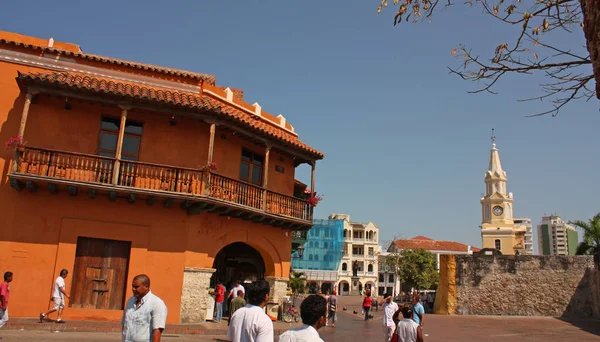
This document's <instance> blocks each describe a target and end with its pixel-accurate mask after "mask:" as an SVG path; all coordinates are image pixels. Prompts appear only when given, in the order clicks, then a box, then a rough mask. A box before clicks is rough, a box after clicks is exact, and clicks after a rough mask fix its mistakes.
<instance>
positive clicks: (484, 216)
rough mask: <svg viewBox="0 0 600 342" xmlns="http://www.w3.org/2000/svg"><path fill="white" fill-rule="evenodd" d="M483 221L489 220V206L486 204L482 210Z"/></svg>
mask: <svg viewBox="0 0 600 342" xmlns="http://www.w3.org/2000/svg"><path fill="white" fill-rule="evenodd" d="M483 219H484V220H489V219H490V205H489V204H486V205H485V208H484V209H483Z"/></svg>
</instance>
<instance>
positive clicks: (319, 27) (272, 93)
mask: <svg viewBox="0 0 600 342" xmlns="http://www.w3.org/2000/svg"><path fill="white" fill-rule="evenodd" d="M378 3H379V1H378V0H372V1H364V0H347V1H316V0H313V1H275V0H261V1H258V0H254V1H216V0H215V1H209V0H203V1H177V2H170V3H167V2H164V1H156V0H147V1H59V2H56V1H45V2H42V1H37V2H35V5H34V4H33V3H32V2H28V1H4V2H3V4H2V10H1V11H0V29H2V30H8V31H14V32H19V33H23V34H28V35H34V36H39V37H44V38H49V37H54V39H55V40H58V41H67V42H73V43H77V44H79V45H80V46H81V47H82V49H83V50H84V51H85V52H89V53H95V54H100V55H106V56H111V57H116V58H122V59H129V60H135V61H141V62H146V63H153V64H158V65H164V66H169V67H176V68H181V69H187V70H191V71H196V72H203V73H209V74H214V75H216V78H217V83H218V84H219V85H226V86H231V87H238V88H243V89H244V91H245V97H246V100H247V101H248V102H250V103H253V102H254V101H258V102H260V104H261V105H262V107H263V108H264V110H266V111H269V112H271V113H275V114H277V113H282V114H283V115H284V116H286V117H287V119H288V122H290V123H291V124H292V125H294V127H295V128H296V131H297V132H298V133H299V134H300V137H301V139H302V140H304V141H305V142H307V143H309V144H310V145H311V146H314V147H316V148H318V149H320V150H321V151H323V152H324V153H325V154H326V159H325V160H324V161H322V162H320V163H318V164H317V190H318V192H319V193H322V194H324V200H323V201H322V202H321V204H320V205H319V207H318V208H317V210H316V215H317V217H321V218H325V217H326V216H327V215H328V214H330V213H333V212H335V213H349V214H350V215H351V218H352V219H353V220H356V221H373V222H375V223H376V224H377V225H378V226H379V228H380V229H381V236H382V238H383V239H389V238H390V237H391V236H393V235H401V236H404V237H413V236H415V235H425V236H428V237H431V238H434V239H448V240H455V241H460V242H464V243H469V244H472V245H475V246H480V245H481V238H480V232H479V228H478V226H479V225H480V222H481V214H480V204H479V198H480V196H481V193H482V192H483V191H484V183H483V177H484V172H485V171H486V169H487V164H488V158H489V149H490V147H491V142H490V139H489V137H490V130H491V128H495V129H496V135H497V139H498V148H499V150H500V156H501V158H502V164H503V167H504V169H505V170H506V171H507V173H508V180H509V182H508V190H509V191H512V192H514V195H515V205H514V210H515V215H516V216H529V217H531V218H532V219H533V222H534V225H537V223H539V221H540V219H541V216H542V215H544V213H550V212H556V213H558V214H559V215H562V216H563V217H564V218H566V219H570V220H574V219H588V218H590V217H591V216H593V215H594V214H595V213H596V212H598V211H600V201H599V200H598V198H597V194H598V193H600V182H598V177H597V175H598V170H599V169H600V158H598V147H599V142H598V128H599V127H600V115H599V113H598V108H599V104H600V102H598V101H597V100H593V101H591V102H590V103H587V104H586V103H576V104H573V105H570V106H568V107H567V108H565V109H564V110H563V111H562V113H561V114H560V115H559V116H558V117H556V118H552V117H542V118H525V117H524V115H525V114H530V113H533V112H537V111H540V110H542V109H544V108H548V104H546V103H540V102H534V103H517V102H516V101H515V100H516V99H517V98H522V97H527V96H528V95H530V96H532V95H535V94H538V88H537V84H538V83H539V82H540V81H543V79H541V78H538V77H536V76H525V77H507V78H506V79H504V80H503V81H502V82H501V83H500V84H499V87H497V88H496V89H497V90H498V91H499V92H500V94H499V95H495V96H494V95H486V94H481V95H470V94H467V93H466V91H467V90H471V89H474V88H475V87H476V84H474V83H469V82H466V81H462V80H460V79H459V78H457V77H456V76H452V75H449V74H448V72H447V66H449V65H451V66H455V65H457V64H460V59H457V58H455V57H452V56H451V54H450V51H451V50H452V49H453V48H455V47H456V46H457V45H458V44H459V43H464V44H466V45H468V46H470V47H472V48H473V49H474V50H475V51H478V52H480V53H481V54H482V55H485V56H489V52H490V51H492V49H493V48H494V47H495V46H496V45H498V44H500V43H503V42H504V41H509V38H510V37H511V36H512V35H511V33H510V32H507V31H506V30H505V29H504V30H503V26H502V25H498V24H497V23H495V22H493V21H491V20H490V18H487V17H485V16H483V15H481V13H480V11H479V10H465V9H464V7H456V8H454V9H451V10H448V11H445V12H443V13H438V14H437V15H436V17H434V19H433V22H432V23H420V24H405V23H402V25H401V27H393V26H392V18H393V15H394V11H395V9H394V8H393V7H390V8H388V9H387V10H386V11H384V12H383V13H382V14H380V15H377V13H376V9H377V6H378ZM390 3H391V1H390ZM513 32H514V31H513ZM567 39H569V41H570V43H571V44H573V45H574V46H576V47H577V48H581V47H582V46H583V45H584V39H583V33H580V31H578V32H577V33H575V34H572V35H569V36H568V37H567ZM559 43H560V42H559ZM298 177H299V178H300V179H302V180H304V181H308V179H309V172H308V170H307V169H306V168H301V169H300V170H299V175H298Z"/></svg>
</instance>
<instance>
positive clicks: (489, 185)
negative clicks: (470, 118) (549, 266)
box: [481, 129, 525, 255]
mask: <svg viewBox="0 0 600 342" xmlns="http://www.w3.org/2000/svg"><path fill="white" fill-rule="evenodd" d="M485 188H486V192H485V196H484V197H482V198H481V217H482V222H481V223H482V224H481V241H482V245H483V248H495V249H498V250H500V252H502V254H504V255H514V254H516V253H519V254H523V252H524V248H525V246H524V238H525V230H522V229H521V228H515V222H514V221H513V202H514V200H513V194H512V192H507V191H506V172H505V171H504V170H502V164H501V163H500V154H499V153H498V149H497V148H496V137H495V136H494V130H493V129H492V149H491V151H490V164H489V167H488V171H487V172H486V173H485Z"/></svg>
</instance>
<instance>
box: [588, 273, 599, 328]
mask: <svg viewBox="0 0 600 342" xmlns="http://www.w3.org/2000/svg"><path fill="white" fill-rule="evenodd" d="M589 273H590V277H589V278H590V288H591V297H592V317H594V318H600V270H598V269H597V268H596V269H594V270H593V271H590V272H589Z"/></svg>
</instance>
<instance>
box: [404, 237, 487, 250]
mask: <svg viewBox="0 0 600 342" xmlns="http://www.w3.org/2000/svg"><path fill="white" fill-rule="evenodd" d="M422 238H424V239H422ZM394 244H395V245H396V246H397V247H398V248H399V249H425V250H428V251H449V252H467V251H468V250H469V246H468V245H465V244H462V243H460V242H454V241H442V240H431V239H429V238H425V237H424V236H416V237H415V238H412V239H400V240H395V241H394ZM471 250H473V251H474V252H477V251H479V248H476V247H471Z"/></svg>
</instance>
